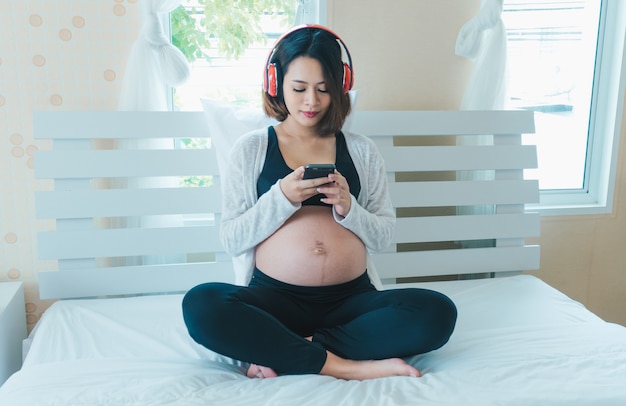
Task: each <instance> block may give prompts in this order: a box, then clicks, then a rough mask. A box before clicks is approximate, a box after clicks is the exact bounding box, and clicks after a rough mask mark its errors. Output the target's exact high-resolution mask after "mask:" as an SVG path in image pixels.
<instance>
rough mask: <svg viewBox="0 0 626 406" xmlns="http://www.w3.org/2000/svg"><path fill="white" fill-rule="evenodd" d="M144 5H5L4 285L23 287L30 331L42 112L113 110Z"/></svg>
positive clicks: (0, 190)
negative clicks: (37, 132)
mask: <svg viewBox="0 0 626 406" xmlns="http://www.w3.org/2000/svg"><path fill="white" fill-rule="evenodd" d="M138 1H139V0H98V1H92V0H55V1H45V0H20V1H4V2H3V3H2V6H1V7H2V10H1V11H0V283H1V282H5V281H16V280H20V281H23V282H24V287H25V291H26V298H25V299H26V312H27V322H28V326H29V329H31V328H32V327H33V326H34V324H35V323H36V322H37V320H38V319H39V318H40V317H41V314H42V313H43V311H44V310H45V309H46V308H47V307H48V306H49V305H50V303H49V302H46V301H40V300H39V292H38V284H37V272H38V271H39V270H43V269H50V268H51V265H52V267H53V266H54V265H53V264H49V263H45V262H44V261H39V260H37V258H36V241H37V240H36V237H37V232H38V231H42V230H46V229H49V228H52V227H54V224H50V223H48V222H45V221H37V220H35V208H34V201H33V195H34V192H35V191H36V190H44V189H47V188H49V187H50V184H49V183H47V182H45V181H40V180H36V179H35V178H34V175H33V167H34V162H33V155H34V151H36V150H38V149H46V148H48V147H49V145H47V144H46V143H45V142H41V141H35V140H34V139H33V137H32V113H33V111H38V110H53V111H54V110H115V109H116V107H117V101H118V96H119V93H120V90H121V82H122V80H121V79H122V78H123V75H124V68H125V65H126V58H127V56H128V53H129V51H130V48H131V46H132V44H133V42H134V40H135V38H136V37H137V35H138V33H139V28H140V17H139V15H140V12H139V4H138Z"/></svg>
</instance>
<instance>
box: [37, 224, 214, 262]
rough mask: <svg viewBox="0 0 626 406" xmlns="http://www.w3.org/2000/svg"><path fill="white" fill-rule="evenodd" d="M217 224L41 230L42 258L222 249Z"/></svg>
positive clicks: (40, 253)
mask: <svg viewBox="0 0 626 406" xmlns="http://www.w3.org/2000/svg"><path fill="white" fill-rule="evenodd" d="M217 229H218V227H217V226H193V227H158V228H119V229H105V230H99V229H94V230H85V231H52V232H42V233H39V236H38V244H39V246H40V248H39V257H40V258H41V259H63V258H70V259H71V258H91V257H95V258H100V257H123V256H133V255H169V254H181V253H202V252H216V251H223V249H222V246H221V244H220V242H219V236H218V232H217Z"/></svg>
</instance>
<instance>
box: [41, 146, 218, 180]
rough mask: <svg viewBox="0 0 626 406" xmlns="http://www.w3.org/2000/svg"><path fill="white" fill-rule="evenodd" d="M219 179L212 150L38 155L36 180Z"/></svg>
mask: <svg viewBox="0 0 626 406" xmlns="http://www.w3.org/2000/svg"><path fill="white" fill-rule="evenodd" d="M76 168H81V172H80V176H81V177H85V178H117V177H135V176H189V175H217V174H218V167H217V160H216V159H215V151H214V150H212V149H187V150H184V149H178V150H171V149H169V150H87V151H80V150H64V151H37V164H36V166H35V176H37V177H49V178H57V179H64V178H70V179H71V178H76V177H77V173H76Z"/></svg>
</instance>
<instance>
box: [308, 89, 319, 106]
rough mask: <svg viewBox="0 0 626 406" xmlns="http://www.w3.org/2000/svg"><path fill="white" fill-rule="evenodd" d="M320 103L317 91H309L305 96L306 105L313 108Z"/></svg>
mask: <svg viewBox="0 0 626 406" xmlns="http://www.w3.org/2000/svg"><path fill="white" fill-rule="evenodd" d="M318 101H319V97H318V95H317V92H316V91H315V89H312V90H308V91H307V92H306V96H305V103H306V104H308V105H311V106H315V105H316V104H317V102H318Z"/></svg>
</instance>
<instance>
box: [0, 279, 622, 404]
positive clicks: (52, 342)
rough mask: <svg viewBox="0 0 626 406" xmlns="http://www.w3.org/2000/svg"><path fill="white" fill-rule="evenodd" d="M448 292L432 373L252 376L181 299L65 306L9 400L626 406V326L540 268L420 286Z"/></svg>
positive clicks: (426, 363) (58, 308) (429, 365)
mask: <svg viewBox="0 0 626 406" xmlns="http://www.w3.org/2000/svg"><path fill="white" fill-rule="evenodd" d="M419 286H421V287H424V286H425V287H428V288H431V289H435V290H439V291H441V292H443V293H446V294H447V295H449V296H450V297H451V298H452V299H453V300H454V301H455V303H456V304H457V307H458V309H459V319H458V324H457V327H456V330H455V332H454V334H453V336H452V338H451V340H450V342H449V343H448V344H447V345H446V346H444V347H443V348H441V349H439V350H437V351H434V352H431V353H429V354H424V355H419V356H415V357H412V358H410V359H409V362H411V363H413V364H414V365H415V366H416V367H417V368H419V369H420V370H421V371H422V372H423V374H424V376H423V377H421V378H419V379H414V378H405V377H392V378H383V379H376V380H369V381H363V382H358V381H343V380H338V379H334V378H330V377H325V376H317V375H305V376H283V377H278V378H275V379H265V380H253V379H248V378H246V377H245V376H244V375H243V374H242V368H241V367H240V365H239V363H238V362H235V361H233V360H230V359H228V358H226V357H222V356H219V355H217V354H215V353H212V352H211V351H208V350H206V349H204V348H203V347H201V346H198V345H196V344H195V343H194V342H193V341H192V340H191V339H190V338H189V337H188V336H187V333H186V330H185V327H184V324H183V321H182V317H181V313H180V300H181V296H178V295H173V296H172V295H170V296H148V297H139V298H127V299H102V300H71V301H62V302H58V303H55V304H54V305H53V306H52V307H51V308H50V309H49V310H48V311H47V312H46V314H45V315H44V317H43V318H42V320H41V321H40V323H39V324H38V326H37V328H36V329H35V331H34V334H33V337H32V345H31V347H30V351H29V353H28V356H27V358H26V360H25V363H24V367H23V368H22V370H21V371H19V372H17V373H16V374H14V375H13V376H12V377H11V378H10V379H9V380H8V381H7V382H6V383H5V385H3V386H2V387H1V388H0V405H2V406H5V405H6V406H19V405H29V406H30V405H63V406H67V405H170V404H171V405H229V406H231V405H298V406H300V405H316V406H318V405H333V406H334V405H359V406H362V405H377V406H378V405H414V404H415V405H418V404H425V405H464V406H465V405H568V406H570V405H594V406H597V405H610V406H614V405H615V406H619V405H626V328H625V327H622V326H619V325H615V324H610V323H605V322H604V321H602V320H601V319H599V318H598V317H596V316H595V315H593V314H592V313H590V312H589V311H587V310H586V309H585V308H584V307H583V306H581V305H580V304H579V303H577V302H574V301H572V300H571V299H569V298H567V297H566V296H564V295H563V294H561V293H559V292H558V291H556V290H554V289H552V288H550V287H549V286H547V285H546V284H544V283H543V282H541V281H540V280H538V279H536V278H534V277H531V276H517V277H510V278H500V279H488V280H476V281H459V282H437V283H430V284H420V285H419Z"/></svg>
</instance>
